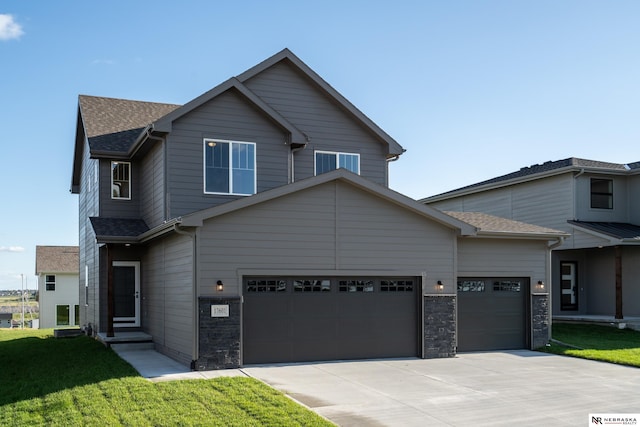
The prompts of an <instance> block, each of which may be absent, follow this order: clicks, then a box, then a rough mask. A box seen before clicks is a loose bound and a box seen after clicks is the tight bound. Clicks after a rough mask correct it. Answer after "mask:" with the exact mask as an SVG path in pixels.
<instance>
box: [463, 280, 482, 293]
mask: <svg viewBox="0 0 640 427" xmlns="http://www.w3.org/2000/svg"><path fill="white" fill-rule="evenodd" d="M458 292H484V281H483V280H459V281H458Z"/></svg>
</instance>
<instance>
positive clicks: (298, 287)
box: [293, 280, 331, 292]
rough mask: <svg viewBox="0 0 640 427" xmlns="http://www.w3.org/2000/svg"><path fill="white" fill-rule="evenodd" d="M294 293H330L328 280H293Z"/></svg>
mask: <svg viewBox="0 0 640 427" xmlns="http://www.w3.org/2000/svg"><path fill="white" fill-rule="evenodd" d="M293 291H294V292H330V291H331V281H330V280H294V281H293Z"/></svg>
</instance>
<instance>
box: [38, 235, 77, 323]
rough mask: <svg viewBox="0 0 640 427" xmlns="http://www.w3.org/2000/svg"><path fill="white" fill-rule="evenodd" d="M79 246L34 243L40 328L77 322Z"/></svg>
mask: <svg viewBox="0 0 640 427" xmlns="http://www.w3.org/2000/svg"><path fill="white" fill-rule="evenodd" d="M78 265H79V264H78V247H77V246H36V275H37V276H38V294H39V299H40V300H39V303H40V329H47V328H59V327H70V326H78V323H79V322H78V314H79V306H78V304H79V303H78V299H79V294H78V283H79V266H78Z"/></svg>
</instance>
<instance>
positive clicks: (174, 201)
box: [167, 91, 289, 217]
mask: <svg viewBox="0 0 640 427" xmlns="http://www.w3.org/2000/svg"><path fill="white" fill-rule="evenodd" d="M285 137H286V134H285V132H284V131H283V130H281V129H280V128H279V127H277V126H276V125H275V124H274V123H273V122H271V121H270V120H269V119H267V118H266V117H265V116H264V114H262V113H260V112H258V111H257V110H256V109H254V108H253V107H251V106H250V105H249V104H248V103H247V102H246V101H244V100H243V99H242V98H241V96H240V95H239V94H237V93H235V91H228V92H225V93H224V94H222V95H220V96H218V97H217V98H215V99H213V100H212V101H210V102H208V103H207V104H205V105H203V106H201V107H200V108H197V109H195V110H194V111H192V112H191V113H189V114H188V115H186V116H184V117H182V118H180V119H179V120H177V121H176V122H174V123H173V131H172V133H171V135H170V136H169V137H168V139H167V148H168V154H167V156H168V158H167V161H168V191H169V193H170V195H169V203H170V206H171V211H170V216H171V217H177V216H181V215H185V214H187V213H191V212H195V211H198V210H201V209H205V208H208V207H211V206H215V205H217V204H220V203H225V202H228V201H231V200H234V199H236V198H237V197H238V196H224V195H222V196H219V195H211V194H204V183H203V139H204V138H214V139H226V140H234V141H245V142H254V143H256V162H257V181H258V182H257V184H258V187H257V189H258V192H260V191H264V190H268V189H271V188H274V187H279V186H281V185H285V184H287V183H288V176H289V175H288V153H289V146H288V145H286V144H285Z"/></svg>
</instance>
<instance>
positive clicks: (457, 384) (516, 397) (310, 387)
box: [114, 346, 640, 427]
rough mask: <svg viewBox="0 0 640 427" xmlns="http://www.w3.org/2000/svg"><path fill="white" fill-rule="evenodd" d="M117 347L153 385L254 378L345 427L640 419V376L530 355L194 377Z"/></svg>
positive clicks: (257, 369) (274, 368)
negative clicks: (599, 415)
mask: <svg viewBox="0 0 640 427" xmlns="http://www.w3.org/2000/svg"><path fill="white" fill-rule="evenodd" d="M116 347H117V346H114V349H115V350H116V351H117V352H118V353H119V354H120V355H121V357H123V358H124V359H125V360H127V361H128V362H129V363H131V364H132V365H133V366H134V367H135V368H136V369H137V370H138V371H139V372H140V373H141V374H142V375H143V376H145V377H147V378H150V379H151V380H154V381H163V380H176V379H187V378H214V377H218V376H229V375H234V376H242V375H248V376H251V377H254V378H257V379H259V380H261V381H263V382H265V383H267V384H269V385H271V386H272V387H274V388H275V389H278V390H280V391H282V392H283V393H285V394H287V395H289V396H290V397H292V398H293V399H295V400H297V401H299V402H300V403H302V404H304V405H306V406H307V407H309V408H310V409H312V410H313V411H315V412H317V413H318V414H320V415H322V416H324V417H325V418H327V419H329V420H331V421H333V422H334V423H336V424H338V425H339V426H344V427H346V426H374V427H375V426H403V427H407V426H421V427H422V426H474V427H475V426H545V427H548V426H587V425H589V418H588V417H589V414H590V413H610V414H611V413H613V414H635V416H636V417H637V419H638V422H640V369H638V368H630V367H624V366H617V365H613V364H608V363H600V362H593V361H588V360H581V359H574V358H569V357H562V356H555V355H548V354H544V353H537V352H532V351H526V350H518V351H505V352H488V353H463V354H460V355H458V356H457V357H455V358H451V359H431V360H421V359H383V360H366V361H345V362H326V363H304V364H283V365H264V366H262V365H260V366H257V365H254V366H248V367H245V368H242V369H229V370H222V371H207V372H189V371H188V369H187V368H186V367H184V366H182V365H180V364H178V363H176V362H174V361H172V360H171V359H169V358H166V357H165V356H162V355H160V354H158V353H156V352H155V351H152V350H146V353H145V350H136V351H138V352H139V353H137V354H136V351H120V350H118V349H117V348H116ZM153 353H154V354H153ZM164 362H166V364H165V363H164Z"/></svg>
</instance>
